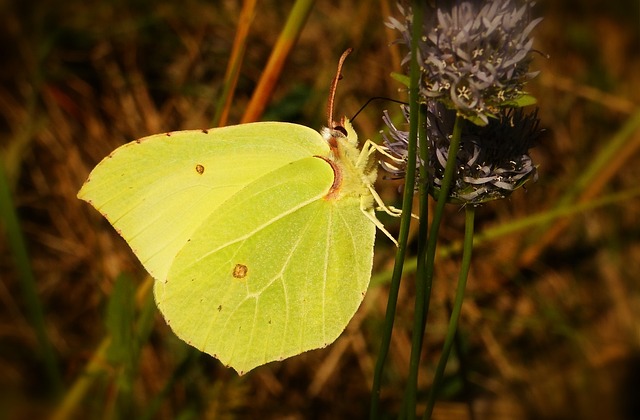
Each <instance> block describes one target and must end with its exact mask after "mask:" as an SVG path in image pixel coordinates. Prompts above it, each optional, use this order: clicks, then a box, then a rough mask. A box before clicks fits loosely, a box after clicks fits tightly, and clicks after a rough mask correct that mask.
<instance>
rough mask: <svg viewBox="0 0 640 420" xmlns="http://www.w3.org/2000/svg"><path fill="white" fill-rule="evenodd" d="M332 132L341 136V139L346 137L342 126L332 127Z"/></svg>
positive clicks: (345, 130)
mask: <svg viewBox="0 0 640 420" xmlns="http://www.w3.org/2000/svg"><path fill="white" fill-rule="evenodd" d="M333 130H334V131H337V132H339V133H340V134H342V136H343V137H347V129H346V128H344V127H343V126H341V125H336V126H335V127H333Z"/></svg>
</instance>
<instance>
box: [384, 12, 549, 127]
mask: <svg viewBox="0 0 640 420" xmlns="http://www.w3.org/2000/svg"><path fill="white" fill-rule="evenodd" d="M452 3H454V5H453V6H452V7H450V8H438V9H436V10H435V12H434V11H433V10H428V11H427V15H426V19H425V23H424V27H423V36H422V38H421V39H420V41H419V42H418V61H419V63H420V65H421V83H420V95H421V96H422V98H423V101H424V102H427V100H428V99H436V100H438V101H442V102H443V103H444V104H445V105H446V106H447V107H448V108H452V109H457V110H458V111H459V112H460V114H461V115H463V116H464V117H466V118H468V119H470V120H472V121H474V122H475V123H478V124H487V123H488V117H492V116H495V115H496V114H497V113H498V112H499V109H500V108H502V107H508V106H514V105H516V104H517V103H518V101H519V100H521V99H522V98H524V97H525V93H524V91H523V87H524V85H525V83H526V82H527V80H529V79H531V78H532V77H534V76H535V75H536V74H537V73H536V72H529V70H528V68H529V64H530V62H531V54H530V52H531V51H532V45H533V38H531V37H530V34H531V31H532V30H533V29H534V27H535V26H536V25H537V24H538V23H539V22H540V21H541V20H542V18H538V19H534V20H531V19H530V14H531V13H530V10H531V7H532V6H533V5H534V3H533V2H529V1H524V4H523V5H522V6H520V7H518V5H517V4H516V1H512V0H488V1H486V2H483V3H484V5H483V6H479V5H478V3H480V2H476V1H455V0H454V1H453V2H452ZM400 11H401V12H402V14H403V15H404V18H405V21H404V23H403V22H400V21H399V20H397V19H394V18H390V21H389V23H388V25H389V26H390V27H392V28H395V29H398V30H399V31H400V32H401V34H402V40H401V42H404V43H405V44H406V45H407V46H409V47H410V46H411V22H412V20H413V16H412V13H411V11H410V10H409V11H408V12H406V11H405V10H404V8H402V7H400ZM408 61H409V56H407V57H405V60H404V62H405V63H406V62H408Z"/></svg>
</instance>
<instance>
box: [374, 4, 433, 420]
mask: <svg viewBox="0 0 640 420" xmlns="http://www.w3.org/2000/svg"><path fill="white" fill-rule="evenodd" d="M422 3H423V2H422V1H421V0H414V2H413V7H414V8H413V10H414V17H413V19H414V20H413V26H414V29H413V30H414V33H415V34H417V36H414V41H412V45H411V66H410V73H409V77H410V86H409V144H408V145H407V152H408V155H407V168H406V176H405V184H404V195H403V198H402V218H401V219H400V233H399V238H398V251H397V252H396V258H395V263H394V267H393V275H392V276H391V284H390V286H389V299H388V301H387V310H386V314H385V322H384V327H383V331H382V340H381V343H380V349H379V350H378V360H377V361H376V366H375V370H374V374H373V385H372V387H371V406H370V412H369V415H370V418H372V419H377V418H380V412H379V406H380V386H381V383H382V372H383V371H384V364H385V361H386V359H387V355H388V354H389V347H390V345H391V333H392V332H393V321H394V319H395V315H396V306H397V303H398V291H399V290H400V280H401V278H402V270H403V267H404V260H405V254H406V250H407V241H408V238H409V226H410V224H411V208H412V203H413V191H414V188H415V176H416V149H417V143H418V122H419V117H418V116H419V114H420V106H419V104H418V94H419V83H420V67H419V64H418V60H417V51H418V42H417V40H418V39H420V36H419V34H420V31H421V30H422V18H423V7H424V5H423V4H422Z"/></svg>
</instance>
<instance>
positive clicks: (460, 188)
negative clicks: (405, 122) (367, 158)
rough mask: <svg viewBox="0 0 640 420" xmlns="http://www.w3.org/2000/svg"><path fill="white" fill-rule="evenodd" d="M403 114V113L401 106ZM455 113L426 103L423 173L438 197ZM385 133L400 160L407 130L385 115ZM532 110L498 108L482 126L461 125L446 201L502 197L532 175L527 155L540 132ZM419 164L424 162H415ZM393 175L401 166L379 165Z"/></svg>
mask: <svg viewBox="0 0 640 420" xmlns="http://www.w3.org/2000/svg"><path fill="white" fill-rule="evenodd" d="M403 112H404V114H405V118H406V117H408V113H407V109H406V107H403ZM455 117H456V111H455V110H450V109H447V108H446V107H445V106H444V105H443V104H441V103H439V102H434V101H432V102H430V103H429V105H428V111H427V138H428V144H429V156H428V158H429V162H428V170H427V173H428V176H429V180H422V179H418V181H417V182H426V181H429V182H430V190H429V191H430V193H431V194H432V195H433V196H434V197H435V198H437V197H438V193H439V191H440V185H442V178H443V177H444V168H445V166H446V164H447V158H448V156H449V144H450V139H451V134H452V132H453V125H454V122H455ZM383 119H384V121H385V123H386V124H387V126H388V127H389V135H386V134H383V138H384V142H385V147H386V148H387V150H388V151H389V153H390V154H391V155H392V156H394V157H395V158H397V159H399V160H404V161H406V158H407V144H408V136H409V133H408V132H405V131H401V130H399V129H398V128H397V127H395V125H394V124H393V123H392V122H391V120H390V118H389V115H388V113H386V112H385V115H384V117H383ZM539 122H540V121H539V119H538V115H537V110H536V111H534V112H532V113H530V114H525V113H524V111H523V110H522V109H521V108H517V109H514V108H503V109H501V110H500V112H499V114H498V115H497V116H496V118H492V119H491V120H489V123H488V124H487V125H485V126H478V125H475V124H469V123H466V124H464V125H463V128H462V133H461V140H460V149H459V150H458V153H457V156H456V161H457V162H456V163H457V165H456V173H455V175H454V180H453V185H452V187H451V190H450V192H449V197H448V201H449V202H452V203H458V204H480V203H484V202H487V201H491V200H496V199H499V198H505V197H507V196H508V195H509V194H511V193H512V192H513V191H515V190H516V189H518V188H520V187H521V186H523V185H524V184H525V183H526V182H527V181H529V180H531V179H533V180H534V181H535V180H536V179H537V171H536V167H535V166H534V165H533V161H532V160H531V157H530V156H529V149H530V148H532V147H533V146H534V145H535V143H536V142H537V141H538V139H539V138H540V136H541V135H542V133H543V130H542V129H540V128H539ZM417 164H418V165H424V162H421V161H420V160H418V162H417ZM382 166H383V168H384V169H385V170H387V172H389V173H390V174H392V176H394V177H401V176H404V173H405V172H404V171H405V169H404V166H402V165H395V164H389V163H383V164H382Z"/></svg>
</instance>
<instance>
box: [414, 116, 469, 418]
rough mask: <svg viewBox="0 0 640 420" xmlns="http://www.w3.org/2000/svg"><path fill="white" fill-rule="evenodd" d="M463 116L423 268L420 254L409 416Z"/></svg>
mask: <svg viewBox="0 0 640 420" xmlns="http://www.w3.org/2000/svg"><path fill="white" fill-rule="evenodd" d="M462 124H463V119H462V117H460V116H456V121H455V124H454V126H453V134H452V137H451V143H450V144H449V154H448V157H447V166H446V167H445V170H444V177H443V180H442V185H441V186H440V192H439V193H438V201H437V204H436V208H435V211H434V215H433V221H432V222H431V228H430V230H429V235H428V237H427V247H426V251H425V253H426V255H425V256H424V257H423V259H424V260H425V265H424V269H423V271H422V270H421V267H420V258H421V257H420V255H419V256H418V270H419V271H422V272H423V273H424V274H422V275H419V276H416V277H417V280H416V303H415V313H414V323H413V336H412V338H411V359H410V362H409V363H410V365H409V366H410V367H409V379H408V383H407V389H406V392H405V402H406V407H407V414H408V418H409V419H412V418H415V411H416V410H415V407H416V394H417V388H418V370H419V367H420V355H421V353H422V343H423V338H424V331H425V327H426V324H427V315H428V313H429V304H430V301H431V289H432V288H433V273H434V271H435V255H436V247H437V239H438V232H439V230H440V223H441V221H442V216H443V214H444V206H445V204H446V203H447V198H448V197H449V191H450V189H451V184H452V183H453V178H454V174H455V169H456V160H457V159H456V157H457V155H458V149H459V148H460V138H461V133H462ZM423 223H428V221H427V220H420V224H423Z"/></svg>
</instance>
